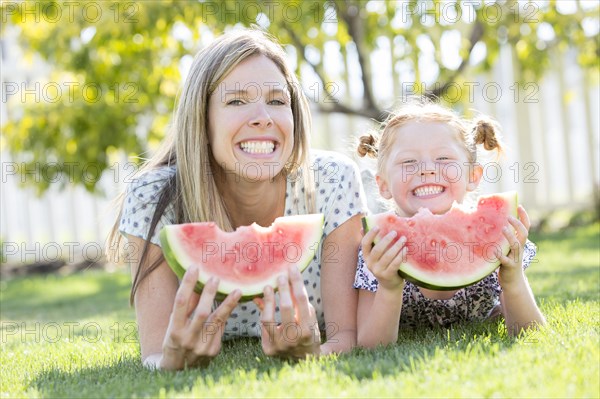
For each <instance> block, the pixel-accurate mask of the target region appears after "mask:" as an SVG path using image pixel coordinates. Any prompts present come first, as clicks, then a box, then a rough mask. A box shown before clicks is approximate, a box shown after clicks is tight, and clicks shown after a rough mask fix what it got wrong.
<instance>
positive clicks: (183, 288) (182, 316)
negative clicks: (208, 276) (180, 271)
mask: <svg viewBox="0 0 600 399" xmlns="http://www.w3.org/2000/svg"><path fill="white" fill-rule="evenodd" d="M197 281H198V267H197V266H195V265H192V266H190V268H189V269H188V270H187V271H186V272H185V274H184V275H183V280H182V281H181V285H180V286H179V288H178V289H177V294H176V295H175V302H174V303H173V312H172V313H171V323H172V325H173V327H174V328H175V329H180V328H183V327H185V324H186V322H187V320H188V317H189V315H190V313H191V312H190V310H188V308H189V306H188V304H189V301H190V297H191V296H192V293H193V292H194V287H195V286H196V282H197Z"/></svg>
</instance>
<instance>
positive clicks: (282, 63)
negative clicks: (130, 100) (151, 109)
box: [107, 29, 315, 301]
mask: <svg viewBox="0 0 600 399" xmlns="http://www.w3.org/2000/svg"><path fill="white" fill-rule="evenodd" d="M258 55H262V56H265V57H267V58H269V59H270V60H271V61H273V62H274V63H275V65H276V66H277V67H278V69H279V70H280V71H281V73H282V74H283V75H284V77H285V80H286V84H287V89H288V90H289V94H290V98H291V108H292V114H293V119H294V133H293V134H294V143H295V145H294V149H293V151H292V155H291V157H290V159H289V160H288V163H287V164H286V166H285V167H284V168H283V170H282V173H283V174H284V175H285V176H288V175H289V174H291V173H293V172H297V171H298V170H300V171H301V172H304V173H301V174H299V175H298V176H301V177H302V179H304V186H305V191H304V196H305V198H306V203H307V208H308V210H309V212H310V213H312V212H314V207H315V205H314V187H313V186H312V178H311V176H312V175H311V174H310V173H308V171H309V168H308V162H309V160H308V155H307V154H308V149H309V145H310V128H311V118H310V111H309V106H308V101H307V99H306V97H305V96H304V94H303V92H302V90H301V87H300V84H299V82H298V79H297V78H296V76H295V74H294V72H293V71H292V70H290V68H289V67H288V66H287V63H286V54H285V51H284V50H283V48H282V47H281V46H280V45H279V44H278V43H277V42H276V41H275V40H274V38H273V37H271V36H269V35H267V34H266V33H265V32H262V31H260V30H256V29H245V30H236V31H231V32H228V33H226V34H224V35H222V36H220V37H219V38H218V39H216V40H215V41H213V42H212V43H211V44H210V45H208V46H207V47H206V48H204V49H203V50H202V51H200V52H199V53H198V54H197V55H196V56H195V58H194V61H193V63H192V66H191V68H190V71H189V74H188V76H187V79H186V81H185V84H184V86H183V89H182V92H181V96H180V99H179V102H178V105H177V108H176V110H175V113H174V122H173V126H172V128H171V130H170V132H169V133H168V135H167V137H166V138H165V140H164V141H163V143H162V145H161V147H160V148H159V150H158V151H157V153H156V154H155V155H154V156H153V157H152V158H151V159H150V160H149V161H148V162H147V163H146V164H145V165H144V166H143V167H142V168H141V169H140V172H139V175H141V174H143V173H145V172H147V171H150V170H153V169H157V168H160V167H163V166H166V165H177V167H176V172H175V175H174V177H173V178H172V179H171V180H170V181H168V182H167V184H166V185H165V186H164V188H163V190H162V192H161V194H160V197H159V201H158V204H157V206H156V210H155V213H154V217H153V218H152V221H151V223H150V228H149V230H148V235H147V237H146V242H145V245H144V249H143V251H142V256H141V259H140V260H139V262H140V263H139V264H140V267H138V269H137V274H136V276H135V277H134V280H133V287H132V291H131V297H130V300H131V301H133V298H134V295H135V292H136V290H137V287H138V286H139V283H140V282H141V281H142V280H143V279H144V278H145V277H146V276H147V275H148V274H150V273H151V272H152V271H153V270H154V269H155V268H156V267H158V265H159V264H160V263H161V261H162V259H159V260H157V261H156V262H154V263H153V264H152V265H150V266H149V267H147V268H146V267H144V260H145V257H146V253H147V249H148V243H149V240H150V238H151V237H152V235H153V233H154V230H155V228H156V225H157V224H158V221H159V220H160V217H161V216H162V215H163V213H164V212H165V210H166V208H167V206H168V205H169V204H173V206H174V211H175V217H176V220H175V222H176V223H189V222H204V221H213V222H215V223H216V224H217V225H218V226H219V227H220V228H221V229H223V230H226V231H231V230H233V226H232V223H231V220H230V217H229V213H228V211H227V207H226V205H225V203H224V201H223V198H222V196H221V193H220V192H219V189H218V187H217V183H216V181H215V178H214V175H215V174H214V173H212V170H213V168H214V167H215V164H216V162H215V161H214V158H213V156H212V151H211V150H210V146H209V139H208V104H209V99H210V96H211V95H212V94H213V93H214V92H215V90H216V89H217V87H218V86H219V84H220V83H221V82H222V81H223V80H224V79H225V77H226V76H227V75H228V74H229V73H230V72H231V71H232V70H233V69H234V68H235V67H236V66H237V65H238V64H240V63H241V62H242V61H244V60H246V59H248V58H250V57H253V56H258ZM294 189H295V192H294V193H292V195H296V196H299V195H300V188H299V185H298V184H294ZM123 199H124V195H121V196H120V197H119V200H120V202H121V203H120V212H119V216H118V217H117V219H116V222H115V224H114V226H113V228H112V231H111V233H110V235H109V237H108V243H107V244H108V245H107V248H108V249H110V248H119V247H120V240H121V235H120V234H119V231H118V228H119V220H120V219H121V213H122V211H123ZM198 199H202V200H200V201H199V200H198ZM109 257H111V258H112V259H114V257H115V256H114V253H110V254H109ZM142 268H144V270H143V271H141V269H142Z"/></svg>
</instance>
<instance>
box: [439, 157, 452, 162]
mask: <svg viewBox="0 0 600 399" xmlns="http://www.w3.org/2000/svg"><path fill="white" fill-rule="evenodd" d="M437 160H438V161H448V160H450V157H438V159H437Z"/></svg>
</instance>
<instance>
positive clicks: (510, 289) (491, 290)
mask: <svg viewBox="0 0 600 399" xmlns="http://www.w3.org/2000/svg"><path fill="white" fill-rule="evenodd" d="M478 144H483V147H484V148H485V149H486V150H497V151H498V152H501V150H502V147H501V143H500V140H499V137H498V134H497V129H496V127H495V125H494V123H492V122H491V121H489V120H486V119H485V118H479V119H478V120H476V121H475V122H474V123H473V124H472V125H471V124H469V123H468V122H467V121H465V120H462V119H461V118H459V117H458V116H457V115H456V114H454V113H453V112H452V111H450V110H448V109H445V108H443V107H441V106H439V105H436V104H433V103H416V102H415V103H411V104H409V105H407V106H405V107H404V108H402V109H401V110H400V111H399V112H398V113H396V114H393V115H391V116H390V117H389V118H388V120H387V122H386V123H385V124H384V127H383V131H382V133H381V139H380V142H379V143H378V142H377V139H376V138H375V137H373V136H372V135H369V136H363V137H361V141H360V144H359V146H358V152H359V154H360V155H361V156H365V155H367V154H368V155H370V156H372V157H376V158H377V174H376V182H377V185H378V186H379V192H380V194H381V196H382V197H383V198H385V199H388V200H389V199H393V201H394V202H395V204H396V212H397V213H398V215H400V216H404V217H411V216H413V215H414V214H415V213H416V212H417V211H418V210H419V208H428V209H429V210H431V211H432V213H435V214H442V213H445V212H446V211H448V210H449V209H450V207H451V206H452V203H453V202H454V201H457V202H459V203H462V202H463V201H465V200H466V197H467V195H468V193H470V192H472V191H473V190H475V189H476V188H477V186H478V185H479V182H480V180H481V177H482V167H481V166H480V165H478V164H477V157H476V155H477V150H476V145H478ZM450 163H452V164H453V166H452V168H448V167H444V166H447V165H448V164H450ZM456 168H460V170H461V174H460V175H457V174H456V170H457V169H456ZM448 170H451V171H452V176H448V175H446V173H445V172H446V171H448ZM518 215H519V219H516V218H514V217H510V218H509V224H508V225H507V226H506V227H505V229H504V235H505V237H506V238H507V239H508V241H509V243H510V244H511V248H512V251H513V252H511V253H509V254H508V255H507V256H503V255H502V254H497V256H498V258H499V259H500V261H501V266H500V268H499V270H498V272H497V273H493V274H491V275H490V276H488V277H486V278H484V279H483V280H481V281H480V282H478V283H476V284H474V285H472V286H469V287H466V288H463V289H460V290H455V291H434V290H429V289H425V288H420V287H417V286H415V285H414V284H412V283H410V282H408V281H404V279H402V278H401V277H400V276H399V275H398V273H397V270H398V268H399V266H400V265H401V263H402V260H403V256H405V255H406V251H407V247H406V246H404V244H405V242H406V238H405V237H398V239H397V240H396V238H397V237H396V236H395V232H390V233H389V234H387V235H386V236H383V237H382V236H381V235H380V234H379V232H378V230H377V228H374V229H372V230H370V231H368V232H367V233H366V234H365V235H364V237H363V239H362V246H361V250H360V251H359V263H358V268H357V272H356V277H355V282H354V287H355V288H359V289H360V290H359V304H358V318H357V321H358V344H359V345H361V346H366V347H374V346H377V345H379V344H388V343H393V342H396V341H397V339H398V326H400V328H406V327H416V326H450V325H452V324H453V323H456V322H464V321H471V320H485V319H487V318H490V317H494V316H496V315H499V314H500V313H501V314H502V315H504V319H505V322H506V326H507V328H508V330H509V332H510V333H511V334H517V333H518V332H519V331H521V330H522V329H523V328H527V327H529V326H533V325H542V324H544V323H545V321H544V317H543V316H542V314H541V313H540V310H539V309H538V307H537V305H536V303H535V299H534V297H533V294H532V292H531V289H530V287H529V283H528V282H527V278H526V277H525V274H524V273H523V270H524V269H525V268H526V267H527V266H528V265H529V263H530V262H531V259H532V258H533V256H534V255H535V251H536V249H535V245H533V243H531V242H530V241H528V240H527V235H528V230H529V218H528V216H527V213H526V212H525V210H524V209H523V207H522V206H519V208H518ZM376 240H378V242H377V244H375V245H374V246H373V243H374V241H376Z"/></svg>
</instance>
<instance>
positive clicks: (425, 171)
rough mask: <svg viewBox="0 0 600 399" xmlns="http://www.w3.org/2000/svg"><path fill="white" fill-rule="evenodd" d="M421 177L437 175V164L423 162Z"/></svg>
mask: <svg viewBox="0 0 600 399" xmlns="http://www.w3.org/2000/svg"><path fill="white" fill-rule="evenodd" d="M420 166H421V176H424V175H435V173H436V169H435V164H434V163H431V162H421V165H420Z"/></svg>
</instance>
